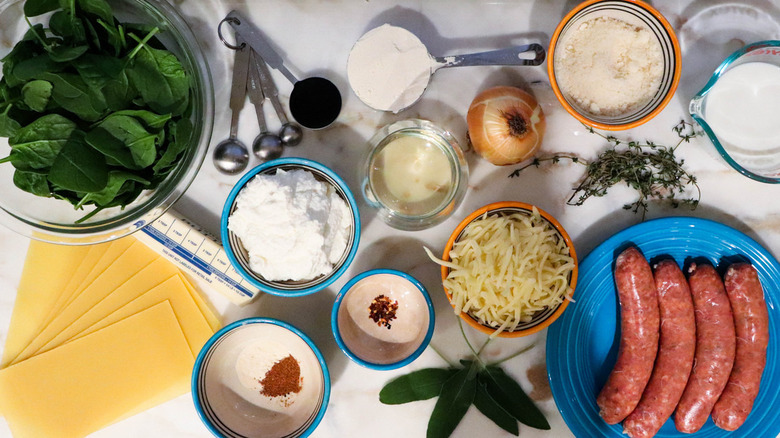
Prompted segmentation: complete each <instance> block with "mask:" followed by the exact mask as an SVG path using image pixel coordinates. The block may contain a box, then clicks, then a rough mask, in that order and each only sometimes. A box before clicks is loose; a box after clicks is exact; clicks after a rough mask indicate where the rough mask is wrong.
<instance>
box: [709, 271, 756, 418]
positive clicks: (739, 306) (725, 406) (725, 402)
mask: <svg viewBox="0 0 780 438" xmlns="http://www.w3.org/2000/svg"><path fill="white" fill-rule="evenodd" d="M724 283H725V286H726V293H727V294H728V296H729V300H730V301H731V308H732V309H733V311H734V325H735V328H736V333H737V350H736V357H735V359H734V368H733V369H732V370H731V376H730V377H729V380H728V384H726V389H724V390H723V394H721V396H720V398H719V399H718V401H717V403H715V407H714V408H713V409H712V421H714V422H715V425H716V426H718V427H720V428H721V429H725V430H736V429H737V428H738V427H739V426H741V425H742V423H744V422H745V420H746V419H747V416H748V414H749V413H750V410H751V409H752V408H753V401H754V400H755V399H756V396H758V390H759V385H760V383H761V374H762V373H763V372H764V366H765V365H766V349H767V344H768V343H769V315H768V313H767V308H766V302H765V301H764V290H763V288H762V287H761V281H760V280H759V278H758V273H757V272H756V270H755V268H753V266H751V265H749V264H747V263H737V264H733V265H731V266H729V268H728V269H727V270H726V275H725V276H724Z"/></svg>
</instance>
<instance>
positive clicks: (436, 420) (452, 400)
mask: <svg viewBox="0 0 780 438" xmlns="http://www.w3.org/2000/svg"><path fill="white" fill-rule="evenodd" d="M476 390H477V379H476V376H475V375H474V372H473V370H472V368H462V369H460V370H458V371H457V372H456V373H455V374H454V375H453V376H452V377H450V378H449V379H447V381H446V382H444V385H443V386H442V388H441V394H439V399H438V400H437V401H436V406H434V408H433V413H431V418H430V420H429V421H428V431H427V438H447V437H449V436H450V435H452V432H453V431H454V430H455V428H456V427H458V424H459V423H460V420H462V419H463V416H464V415H466V412H467V411H468V410H469V407H470V406H471V403H472V402H473V401H474V394H475V393H476Z"/></svg>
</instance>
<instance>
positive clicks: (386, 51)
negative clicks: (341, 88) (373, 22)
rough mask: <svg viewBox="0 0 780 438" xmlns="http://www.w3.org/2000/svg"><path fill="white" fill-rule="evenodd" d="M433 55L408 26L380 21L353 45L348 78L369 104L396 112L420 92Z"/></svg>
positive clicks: (412, 100) (356, 92)
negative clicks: (379, 24) (392, 24)
mask: <svg viewBox="0 0 780 438" xmlns="http://www.w3.org/2000/svg"><path fill="white" fill-rule="evenodd" d="M432 65H433V59H432V58H431V56H430V55H429V54H428V49H427V48H426V47H425V45H424V44H423V43H422V42H421V41H420V39H419V38H417V37H416V36H415V35H414V34H413V33H411V32H409V31H408V30H406V29H404V28H401V27H397V26H391V25H389V24H383V25H382V26H379V27H377V28H374V29H372V30H370V31H368V32H366V34H365V35H363V36H362V37H360V39H359V40H358V41H357V42H356V43H355V46H354V47H352V50H351V51H350V52H349V59H348V60H347V78H348V79H349V85H350V87H352V90H353V91H354V92H355V94H357V96H358V97H359V98H360V100H362V101H363V103H365V104H366V105H368V106H370V107H371V108H374V109H377V110H381V111H392V112H394V113H397V112H399V111H401V110H403V109H404V108H406V107H408V106H410V105H411V104H413V103H414V102H416V101H417V99H419V97H420V96H422V94H423V92H424V91H425V87H427V86H428V81H429V80H430V78H431V67H432Z"/></svg>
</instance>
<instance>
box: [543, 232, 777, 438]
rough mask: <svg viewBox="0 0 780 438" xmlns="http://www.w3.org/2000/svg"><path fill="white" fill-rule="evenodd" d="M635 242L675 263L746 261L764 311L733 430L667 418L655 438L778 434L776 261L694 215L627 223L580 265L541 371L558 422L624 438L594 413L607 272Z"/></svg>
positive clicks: (609, 314) (609, 363)
mask: <svg viewBox="0 0 780 438" xmlns="http://www.w3.org/2000/svg"><path fill="white" fill-rule="evenodd" d="M629 244H634V245H636V246H638V247H639V249H640V250H642V252H643V253H644V255H645V257H647V258H648V259H649V260H651V261H652V260H653V259H655V258H660V257H672V258H674V259H675V260H676V261H677V263H678V264H680V266H683V265H684V264H686V262H687V261H689V260H690V259H692V258H704V259H707V260H709V261H710V263H712V264H713V265H715V266H719V265H722V264H727V263H728V262H730V261H732V260H734V259H743V260H744V259H747V260H749V261H750V262H751V263H752V264H753V266H754V267H755V268H756V270H757V271H758V275H759V277H760V279H761V283H762V284H763V286H764V295H765V297H766V303H767V306H768V308H769V333H770V334H769V349H768V352H767V364H766V368H765V370H764V375H763V377H762V380H761V391H760V392H759V394H758V398H757V399H756V402H755V404H754V406H753V411H752V412H751V413H750V416H749V417H748V419H747V421H746V422H745V424H743V425H742V427H740V428H739V429H737V430H736V431H734V432H727V431H724V430H722V429H719V428H718V427H717V426H715V424H713V422H712V419H709V420H707V423H706V424H705V425H704V427H702V428H701V430H699V431H698V432H696V433H695V434H683V433H680V432H678V431H677V430H676V429H675V427H674V421H673V420H671V419H670V420H668V421H667V422H666V424H664V426H663V427H662V428H661V430H660V431H659V432H658V435H656V436H658V437H697V438H698V437H733V438H736V437H748V436H749V437H751V438H758V437H762V438H763V437H776V436H778V434H779V433H780V417H778V415H777V406H778V402H780V391H778V390H777V388H778V387H780V373H778V360H779V359H778V352H780V327H779V326H780V309H778V306H779V305H780V265H779V264H778V263H777V260H775V258H774V257H773V256H772V255H771V254H769V252H768V251H767V250H765V249H764V248H763V247H761V245H759V244H758V243H756V241H754V240H753V239H751V238H749V237H748V236H746V235H744V234H742V233H741V232H739V231H737V230H735V229H733V228H729V227H727V226H725V225H722V224H719V223H716V222H712V221H708V220H704V219H697V218H684V217H671V218H663V219H656V220H652V221H648V222H644V223H641V224H639V225H635V226H633V227H630V228H627V229H625V230H623V231H621V232H619V233H617V234H615V235H614V236H612V237H610V238H609V239H607V240H606V241H605V242H604V243H602V244H601V245H599V246H598V247H597V248H596V249H595V250H593V252H591V253H590V254H589V255H588V256H587V257H586V258H585V260H584V261H583V262H582V263H581V264H580V275H579V281H578V283H579V284H577V290H576V292H575V299H576V302H575V303H571V304H569V310H568V311H566V312H564V313H563V316H562V317H561V319H560V320H558V321H557V322H556V323H555V324H552V325H551V326H550V329H549V331H548V334H547V374H548V377H549V379H550V386H551V388H552V393H553V397H554V398H555V403H556V404H557V406H558V409H559V410H560V411H561V415H562V416H563V419H564V420H565V421H566V424H567V425H568V426H569V428H570V429H571V430H572V432H573V433H574V434H575V435H576V436H578V437H616V438H617V437H625V435H622V431H623V427H622V425H620V424H617V425H614V426H610V425H608V424H607V423H605V422H604V421H603V420H602V419H601V417H600V416H599V409H598V406H596V396H597V395H598V393H599V391H600V390H601V387H602V386H603V385H604V382H605V381H606V380H607V376H608V375H609V373H610V371H611V370H612V367H613V365H614V364H615V359H616V357H617V350H618V344H619V339H620V322H619V321H620V317H619V307H618V301H617V292H616V290H615V285H614V277H613V275H612V270H613V263H614V260H615V257H616V255H617V253H618V252H619V251H620V250H622V249H624V248H625V247H626V246H627V245H629Z"/></svg>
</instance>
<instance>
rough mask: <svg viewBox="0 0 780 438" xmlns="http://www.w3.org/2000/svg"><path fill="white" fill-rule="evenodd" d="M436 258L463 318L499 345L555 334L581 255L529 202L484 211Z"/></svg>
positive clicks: (493, 206) (467, 222) (453, 236)
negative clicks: (547, 331) (502, 340)
mask: <svg viewBox="0 0 780 438" xmlns="http://www.w3.org/2000/svg"><path fill="white" fill-rule="evenodd" d="M426 250H427V249H426ZM428 253H429V254H428V255H429V256H430V257H431V258H432V259H433V260H434V261H435V262H437V263H438V264H440V265H441V277H442V284H443V286H444V291H445V293H446V294H447V298H448V299H449V300H450V304H451V305H452V307H453V309H454V311H455V313H456V314H458V315H460V317H461V318H462V319H463V320H464V321H466V322H467V323H468V324H469V325H470V326H472V327H474V328H476V329H477V330H479V331H481V332H483V333H485V334H489V335H490V336H491V337H495V336H499V337H508V338H511V337H520V336H527V335H531V334H534V333H537V332H539V331H541V330H542V329H544V328H545V327H547V326H549V325H550V324H552V323H553V321H555V320H556V319H557V318H558V317H559V316H560V315H561V314H562V313H563V311H564V310H565V309H566V307H567V305H568V303H569V301H572V295H573V294H574V289H575V286H576V283H577V269H578V262H577V254H576V252H575V250H574V244H573V243H572V241H571V238H570V237H569V235H568V234H567V233H566V230H564V229H563V227H562V226H561V224H560V223H559V222H558V221H557V220H556V219H555V218H554V217H552V216H551V215H550V214H549V213H547V212H545V211H543V210H540V209H538V208H536V207H535V206H533V205H530V204H526V203H523V202H510V201H507V202H497V203H493V204H489V205H486V206H484V207H482V208H480V209H477V210H476V211H474V212H473V213H471V214H470V215H468V216H467V217H466V218H465V219H464V220H463V221H462V222H461V223H460V224H459V225H458V227H457V228H455V231H453V232H452V234H451V235H450V238H449V240H448V241H447V245H446V246H445V248H444V253H443V255H442V258H441V259H436V258H435V257H434V256H433V254H432V253H430V251H428Z"/></svg>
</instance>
